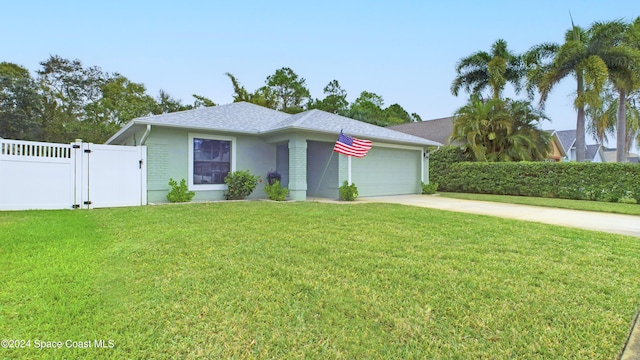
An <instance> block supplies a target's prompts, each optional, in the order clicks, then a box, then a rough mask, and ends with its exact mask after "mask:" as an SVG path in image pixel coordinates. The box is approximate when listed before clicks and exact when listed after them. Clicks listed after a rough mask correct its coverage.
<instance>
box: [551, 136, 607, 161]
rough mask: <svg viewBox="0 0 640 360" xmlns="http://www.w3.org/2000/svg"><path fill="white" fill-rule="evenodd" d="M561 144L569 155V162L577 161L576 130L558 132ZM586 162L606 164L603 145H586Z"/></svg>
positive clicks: (567, 158)
mask: <svg viewBox="0 0 640 360" xmlns="http://www.w3.org/2000/svg"><path fill="white" fill-rule="evenodd" d="M556 134H557V135H558V138H559V139H560V143H561V144H562V147H563V148H564V151H565V153H566V154H567V156H566V160H567V161H576V130H560V131H556ZM585 146H586V148H585V155H584V159H585V161H589V162H606V159H605V155H604V148H603V146H602V144H591V145H585Z"/></svg>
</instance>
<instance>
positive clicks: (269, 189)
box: [264, 180, 289, 201]
mask: <svg viewBox="0 0 640 360" xmlns="http://www.w3.org/2000/svg"><path fill="white" fill-rule="evenodd" d="M264 192H266V193H267V196H268V197H269V199H270V200H275V201H284V199H285V198H286V197H287V194H289V189H287V188H285V187H282V185H281V184H280V181H279V180H275V182H274V183H273V184H266V185H265V186H264Z"/></svg>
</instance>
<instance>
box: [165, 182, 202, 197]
mask: <svg viewBox="0 0 640 360" xmlns="http://www.w3.org/2000/svg"><path fill="white" fill-rule="evenodd" d="M169 186H171V191H169V193H168V194H167V200H169V201H170V202H189V201H191V199H193V197H194V196H195V195H196V193H195V192H193V191H189V187H187V180H185V179H182V180H181V181H180V185H178V182H177V181H175V180H173V179H169Z"/></svg>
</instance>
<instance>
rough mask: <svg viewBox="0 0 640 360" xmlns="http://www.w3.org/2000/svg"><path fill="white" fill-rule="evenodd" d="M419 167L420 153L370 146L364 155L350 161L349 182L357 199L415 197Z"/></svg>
mask: <svg viewBox="0 0 640 360" xmlns="http://www.w3.org/2000/svg"><path fill="white" fill-rule="evenodd" d="M421 164H422V152H421V151H420V150H405V149H393V148H386V147H380V146H378V147H376V146H374V147H373V148H372V149H371V150H369V152H368V153H367V156H365V157H363V158H360V159H358V158H353V159H352V164H351V169H352V180H353V183H354V184H356V186H357V187H358V193H359V194H360V196H383V195H402V194H419V193H420V192H421V187H420V182H421V176H420V175H421V174H420V172H421V171H422V166H421Z"/></svg>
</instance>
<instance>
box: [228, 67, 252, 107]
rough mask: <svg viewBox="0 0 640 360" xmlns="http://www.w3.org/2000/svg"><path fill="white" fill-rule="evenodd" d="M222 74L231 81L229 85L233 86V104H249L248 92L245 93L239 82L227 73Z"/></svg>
mask: <svg viewBox="0 0 640 360" xmlns="http://www.w3.org/2000/svg"><path fill="white" fill-rule="evenodd" d="M224 74H225V75H227V77H228V78H229V80H231V85H233V92H234V93H235V94H234V95H233V102H241V101H247V102H250V101H251V97H250V96H249V92H248V91H247V89H245V88H244V86H242V85H240V82H239V81H238V79H237V78H236V77H235V76H234V75H233V74H231V73H229V72H226V73H224Z"/></svg>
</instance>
